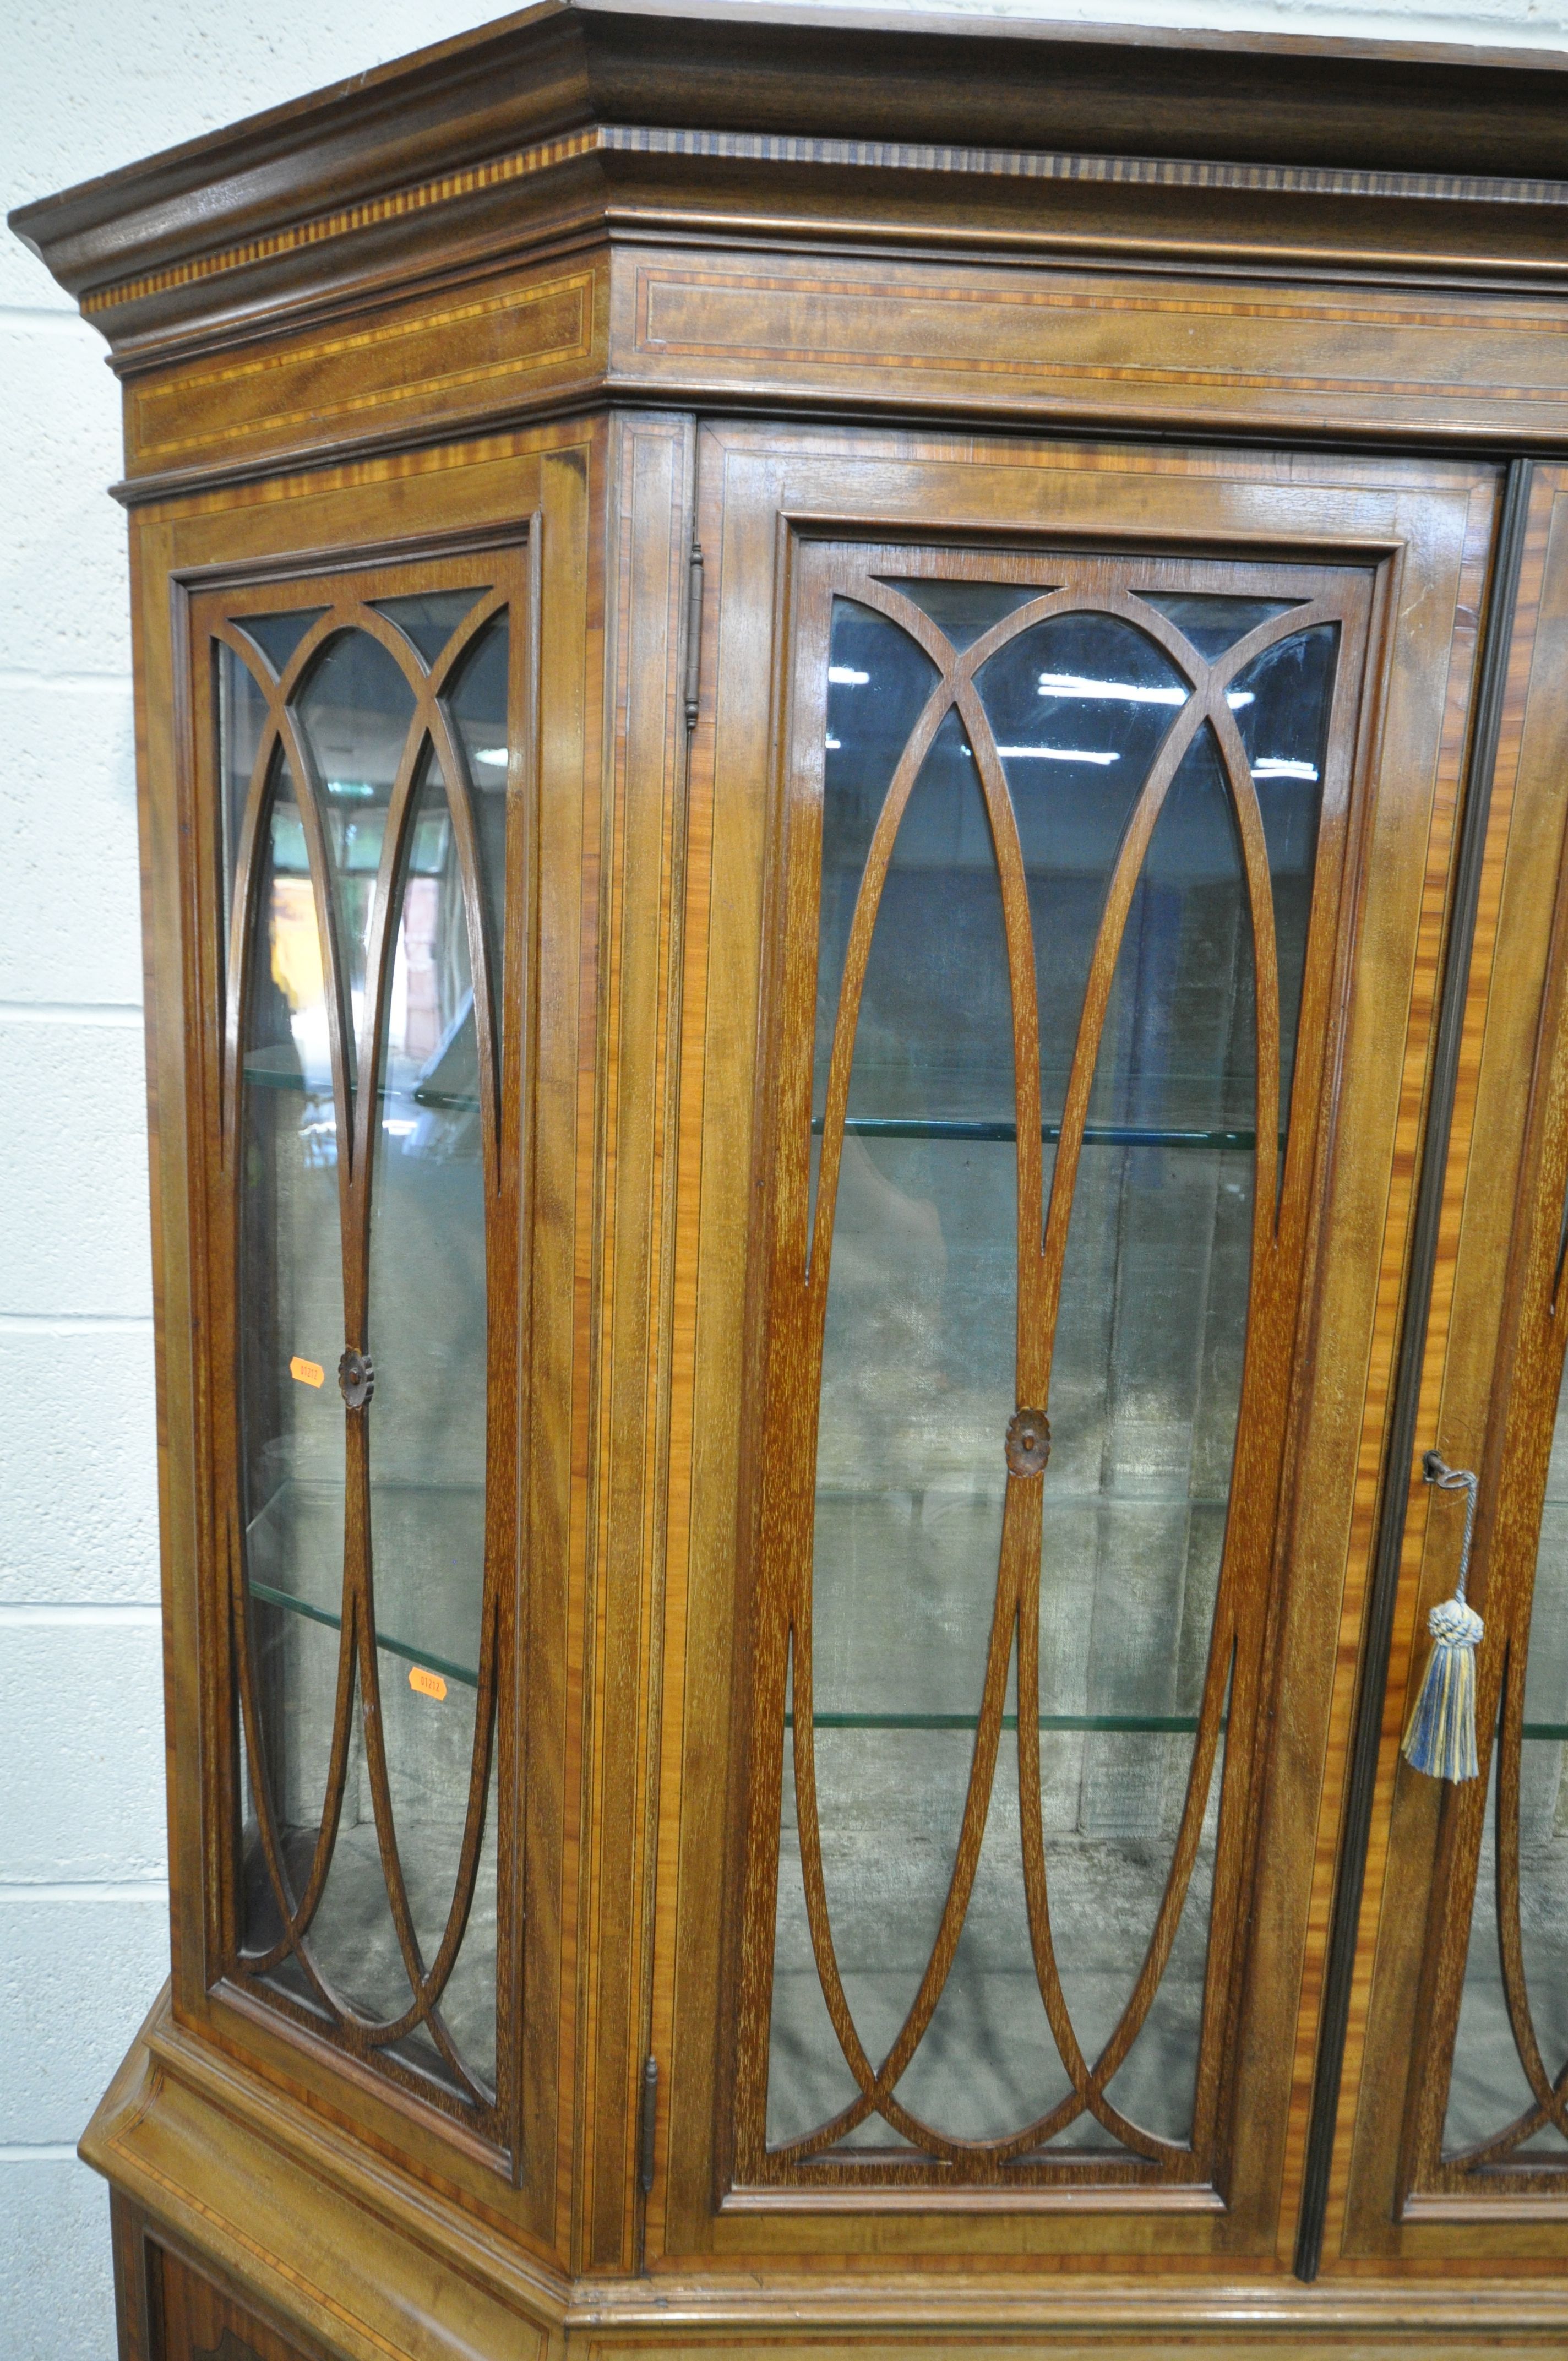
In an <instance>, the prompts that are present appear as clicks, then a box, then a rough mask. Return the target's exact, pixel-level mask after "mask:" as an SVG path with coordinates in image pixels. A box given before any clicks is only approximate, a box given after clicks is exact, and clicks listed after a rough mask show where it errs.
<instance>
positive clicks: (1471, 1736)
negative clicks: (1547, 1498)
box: [1401, 1451, 1486, 1780]
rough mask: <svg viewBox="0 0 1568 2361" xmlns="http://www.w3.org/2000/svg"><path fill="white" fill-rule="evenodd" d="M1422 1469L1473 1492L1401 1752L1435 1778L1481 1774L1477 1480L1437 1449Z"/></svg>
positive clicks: (1442, 1484) (1449, 1488)
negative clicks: (1473, 1587) (1468, 1590)
mask: <svg viewBox="0 0 1568 2361" xmlns="http://www.w3.org/2000/svg"><path fill="white" fill-rule="evenodd" d="M1421 1471H1422V1473H1423V1475H1424V1476H1425V1477H1426V1480H1427V1482H1428V1483H1429V1484H1435V1485H1436V1486H1437V1488H1438V1489H1439V1491H1441V1492H1464V1494H1465V1495H1466V1496H1467V1497H1466V1500H1465V1507H1464V1542H1463V1543H1462V1544H1461V1546H1460V1552H1459V1581H1458V1584H1457V1586H1456V1587H1455V1590H1454V1595H1453V1598H1445V1599H1444V1600H1443V1602H1442V1605H1441V1607H1434V1608H1433V1609H1432V1610H1431V1614H1430V1615H1429V1616H1428V1618H1427V1629H1428V1631H1430V1632H1431V1640H1432V1648H1431V1655H1430V1656H1429V1657H1428V1659H1427V1669H1426V1675H1425V1678H1424V1679H1423V1680H1422V1682H1421V1686H1420V1696H1419V1697H1417V1699H1416V1703H1415V1709H1414V1711H1413V1712H1412V1713H1411V1715H1410V1719H1409V1726H1408V1728H1407V1729H1406V1731H1405V1737H1404V1743H1403V1746H1402V1748H1401V1752H1402V1753H1403V1754H1404V1757H1405V1760H1406V1762H1407V1763H1409V1765H1410V1767H1411V1769H1412V1770H1415V1771H1425V1772H1426V1773H1428V1774H1429V1775H1430V1776H1431V1778H1433V1779H1454V1780H1459V1779H1475V1778H1478V1777H1479V1775H1480V1768H1481V1766H1480V1763H1478V1762H1477V1760H1476V1755H1475V1650H1476V1646H1477V1643H1478V1642H1479V1641H1480V1638H1481V1634H1482V1632H1483V1631H1485V1629H1486V1626H1485V1625H1484V1624H1483V1622H1482V1620H1481V1618H1480V1617H1479V1615H1477V1614H1476V1612H1475V1609H1474V1607H1472V1606H1471V1605H1470V1602H1469V1601H1468V1599H1467V1598H1465V1596H1464V1585H1465V1583H1466V1581H1467V1580H1468V1578H1469V1574H1470V1543H1471V1541H1472V1538H1473V1537H1474V1534H1475V1481H1476V1479H1475V1472H1474V1470H1473V1469H1471V1468H1468V1467H1449V1466H1445V1465H1444V1464H1443V1462H1442V1459H1441V1458H1440V1457H1439V1456H1438V1455H1437V1453H1436V1452H1435V1451H1429V1452H1428V1453H1427V1454H1426V1455H1425V1457H1424V1458H1423V1459H1422V1461H1421Z"/></svg>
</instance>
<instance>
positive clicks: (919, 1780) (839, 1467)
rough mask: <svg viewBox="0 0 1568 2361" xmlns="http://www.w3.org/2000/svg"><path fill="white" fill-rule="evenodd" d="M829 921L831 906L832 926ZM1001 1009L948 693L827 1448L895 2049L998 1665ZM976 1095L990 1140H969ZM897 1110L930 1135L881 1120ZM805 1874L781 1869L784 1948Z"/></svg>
mask: <svg viewBox="0 0 1568 2361" xmlns="http://www.w3.org/2000/svg"><path fill="white" fill-rule="evenodd" d="M852 791H853V789H852V786H851V792H852ZM830 792H833V790H832V789H830ZM873 817H874V815H873ZM829 923H830V919H829V913H828V906H827V905H826V904H825V906H824V933H825V934H826V932H827V928H828V924H829ZM1007 1007H1008V984H1007V966H1006V949H1005V941H1004V936H1003V920H1002V904H1001V893H1000V884H999V880H998V874H997V867H996V859H995V853H994V851H993V848H992V840H991V833H990V829H989V825H988V822H987V818H986V814H985V809H984V806H983V803H982V800H981V795H980V790H979V786H978V784H977V776H976V771H975V765H974V763H973V760H972V757H971V754H970V749H969V747H968V744H967V741H965V738H964V735H963V732H962V730H961V729H960V728H959V723H958V720H957V718H956V716H953V715H949V716H948V719H947V720H946V721H945V722H944V724H943V726H942V728H941V730H940V731H939V732H938V737H937V739H936V741H935V742H934V744H933V745H932V748H931V750H930V752H929V753H928V755H927V759H926V762H925V764H924V766H923V768H922V771H921V774H920V776H919V778H918V780H917V781H916V785H915V789H914V792H913V794H912V796H911V797H910V800H909V804H908V807H907V809H906V811H905V818H904V821H903V824H902V826H901V828H900V829H899V833H898V837H897V840H896V841H895V844H894V853H893V859H892V862H891V865H890V868H889V872H888V875H887V879H886V883H885V885H884V888H883V897H882V904H881V908H880V912H879V915H878V918H877V922H876V928H875V932H874V934H873V936H872V949H871V956H870V961H869V963H868V967H867V972H866V977H865V986H864V991H863V994H862V997H861V1005H860V1013H859V1020H858V1023H857V1027H856V1032H855V1054H854V1062H853V1065H852V1068H851V1072H850V1099H849V1129H848V1136H847V1137H846V1138H845V1141H844V1147H843V1162H842V1168H841V1171H840V1176H839V1189H838V1200H837V1206H836V1212H835V1219H834V1224H833V1246H832V1265H831V1271H830V1276H829V1280H828V1305H827V1330H826V1342H825V1346H824V1354H823V1371H822V1399H821V1417H820V1427H819V1433H818V1444H817V1512H816V1540H815V1573H814V1610H813V1611H814V1650H813V1666H814V1681H815V1708H816V1749H817V1786H818V1809H819V1815H820V1821H821V1828H822V1843H823V1856H824V1858H823V1873H824V1883H825V1886H826V1890H827V1897H828V1907H829V1911H830V1914H831V1917H832V1922H833V1928H834V1936H835V1940H836V1942H837V1943H838V1945H839V1960H840V1965H841V1968H842V1971H843V1976H844V1982H845V1986H846V1990H847V1992H848V1993H849V1997H850V2006H851V2009H852V2011H853V2013H854V2015H855V2019H856V2022H857V2025H858V2026H860V2029H861V2037H862V2039H863V2040H864V2041H865V2042H866V2044H867V2047H868V2048H870V2049H871V2050H872V2052H873V2054H874V2055H876V2056H878V2057H880V2055H881V2054H882V2052H883V2050H884V2049H885V2048H886V2047H887V2046H888V2044H889V2042H890V2041H891V2039H892V2037H893V2036H894V2033H895V2032H896V2030H897V2027H898V2025H899V2023H900V2022H901V2020H902V2017H903V2015H904V2012H905V2010H906V2009H907V2007H908V2005H909V2004H910V2002H911V2000H912V1999H913V1998H914V1995H915V1992H916V1988H917V1986H918V1984H919V1982H920V1979H921V1976H922V1974H923V1972H924V1970H925V1965H926V1961H927V1957H928V1955H929V1952H930V1949H931V1944H932V1940H933V1938H934V1935H935V1932H936V1927H937V1924H938V1919H939V1917H940V1914H941V1907H942V1902H943V1897H944V1895H945V1894H946V1891H947V1887H948V1879H949V1876H950V1874H951V1870H952V1862H953V1856H954V1850H955V1847H956V1844H957V1839H958V1833H959V1821H960V1819H961V1816H962V1802H963V1788H964V1783H965V1780H966V1778H967V1773H968V1761H969V1755H970V1751H971V1748H972V1724H973V1718H974V1716H975V1714H976V1712H977V1711H978V1708H979V1703H980V1694H981V1683H982V1679H983V1674H984V1664H985V1652H986V1634H987V1631H988V1629H989V1625H990V1620H991V1609H992V1591H993V1587H994V1568H995V1565H996V1558H997V1550H998V1545H999V1543H1000V1538H1001V1524H1002V1502H1003V1491H1004V1488H1005V1481H1006V1474H1005V1467H1004V1465H1003V1458H1002V1452H1001V1436H1002V1433H1003V1429H1004V1427H1005V1425H1006V1422H1007V1419H1008V1417H1009V1415H1010V1413H1011V1411H1012V1408H1013V1365H1014V1319H1015V1312H1014V1303H1015V1287H1016V1272H1015V1254H1014V1232H1015V1223H1016V1213H1015V1192H1016V1170H1015V1152H1014V1148H1013V1146H1012V1144H1011V1128H1012V1126H1013V1123H1014V1095H1013V1074H1012V1048H1011V1029H1010V1026H1009V1024H1008V1020H1007ZM975 1117H979V1118H981V1123H982V1126H984V1125H987V1124H989V1126H991V1128H992V1129H993V1130H994V1131H995V1132H996V1133H997V1135H998V1136H997V1137H973V1136H972V1130H973V1125H972V1121H966V1120H965V1119H966V1118H970V1119H972V1118H975ZM890 1118H891V1119H893V1120H894V1121H895V1122H896V1123H898V1124H900V1125H902V1126H905V1127H908V1128H911V1129H912V1130H913V1134H914V1136H899V1134H898V1133H897V1132H894V1134H893V1135H892V1136H889V1135H888V1134H887V1133H886V1132H885V1131H883V1129H881V1128H880V1126H883V1124H884V1123H886V1122H887V1121H888V1119H890ZM955 1123H956V1128H954V1127H953V1126H954V1125H955ZM791 1808H792V1806H791V1803H790V1802H789V1800H788V1799H786V1810H789V1809H791ZM799 1895H800V1887H799V1884H798V1882H796V1883H795V1884H794V1885H793V1887H792V1886H791V1885H790V1884H789V1883H787V1882H784V1881H781V1888H780V1934H779V1941H780V1943H781V1945H782V1946H784V1947H785V1949H786V1950H787V1951H788V1953H789V1955H790V1956H792V1957H793V1956H794V1955H795V1953H796V1952H798V1949H799V1935H798V1928H797V1927H791V1926H790V1925H788V1924H787V1923H786V1918H785V1914H786V1912H788V1911H789V1910H790V1909H792V1908H793V1909H795V1911H796V1912H798V1909H799V1907H800V1903H799ZM795 1988H796V1989H797V1990H798V1991H799V1993H800V2005H801V2008H802V2010H803V2012H804V2015H803V2020H802V2022H801V2023H800V2024H799V2025H798V2026H787V2025H785V2024H784V2023H783V2022H782V2021H781V2022H780V2026H779V2031H780V2038H781V2049H780V2065H779V2068H778V2070H776V2072H775V2076H774V2085H775V2092H774V2096H773V2099H772V2100H771V2102H770V2105H771V2108H772V2109H773V2114H774V2116H775V2119H776V2120H778V2121H779V2122H781V2123H782V2122H786V2121H789V2120H792V2119H793V2118H795V2117H796V2116H797V2115H798V2114H799V2112H800V2099H799V2097H798V2096H797V2095H796V2094H795V2093H792V2092H790V2090H789V2089H788V2086H787V2081H786V2080H785V2076H784V2068H783V2063H782V2061H783V2059H784V2056H785V2055H786V2054H787V2051H788V2049H789V2048H794V2049H795V2051H796V2053H797V2054H799V2055H801V2056H802V2057H803V2058H804V2057H806V2056H808V2055H809V2054H810V2048H811V2039H810V2026H811V2024H812V2022H813V2021H814V2019H815V2013H816V2003H815V2001H814V2000H813V1998H812V1996H811V1994H810V1991H809V1983H808V1981H807V1980H806V1979H800V1980H799V1982H798V1984H797V1986H796V1987H795ZM784 2001H785V1995H784V1993H782V1992H781V1993H780V1995H779V1996H778V1998H777V1999H776V2001H775V2010H776V2011H779V2010H782V2008H783V2007H784ZM818 2030H819V2028H818ZM829 2070H830V2069H829ZM812 2071H813V2073H817V2072H819V2071H820V2070H819V2069H813V2070H812ZM878 2136H880V2137H882V2138H883V2139H885V2138H886V2136H887V2134H886V2130H885V2127H881V2128H880V2129H879V2134H878Z"/></svg>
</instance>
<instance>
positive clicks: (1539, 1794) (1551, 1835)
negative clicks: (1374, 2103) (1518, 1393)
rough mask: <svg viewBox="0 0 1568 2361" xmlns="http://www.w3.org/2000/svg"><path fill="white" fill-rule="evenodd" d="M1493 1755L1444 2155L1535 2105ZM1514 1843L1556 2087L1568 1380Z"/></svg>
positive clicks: (1565, 1816)
mask: <svg viewBox="0 0 1568 2361" xmlns="http://www.w3.org/2000/svg"><path fill="white" fill-rule="evenodd" d="M1511 1669H1512V1668H1511V1667H1510V1672H1511ZM1498 1754H1499V1750H1498V1749H1497V1747H1495V1748H1494V1750H1493V1758H1492V1769H1491V1786H1490V1791H1489V1794H1488V1797H1487V1806H1486V1832H1485V1834H1484V1836H1483V1839H1482V1845H1481V1859H1480V1863H1479V1867H1478V1870H1477V1874H1476V1880H1475V1905H1474V1909H1473V1913H1472V1916H1471V1925H1470V1946H1469V1950H1468V1953H1467V1956H1466V1959H1465V1963H1464V1998H1463V2000H1462V2002H1461V2005H1460V2014H1459V2031H1458V2036H1457V2038H1456V2040H1455V2043H1454V2052H1453V2078H1452V2081H1451V2082H1450V2084H1449V2093H1448V2114H1447V2120H1446V2123H1445V2125H1444V2127H1443V2147H1444V2149H1445V2150H1446V2151H1447V2152H1448V2153H1450V2154H1453V2153H1455V2152H1458V2151H1461V2150H1464V2149H1465V2148H1468V2147H1475V2146H1477V2145H1478V2144H1479V2143H1480V2142H1481V2141H1483V2140H1491V2139H1495V2138H1497V2136H1498V2135H1499V2134H1500V2133H1502V2132H1505V2131H1507V2130H1508V2126H1509V2125H1511V2124H1512V2123H1514V2122H1515V2120H1516V2119H1517V2118H1518V2117H1519V2116H1520V2115H1522V2114H1525V2113H1526V2111H1527V2110H1528V2109H1530V2108H1531V2107H1532V2106H1533V2104H1534V2101H1533V2096H1532V2093H1531V2091H1530V2083H1529V2081H1528V2079H1527V2077H1526V2075H1525V2072H1524V2069H1523V2067H1522V2066H1521V2065H1520V2063H1519V2052H1518V2048H1517V2047H1516V2045H1515V2041H1514V2036H1513V2030H1512V2026H1511V2025H1510V2023H1509V2017H1508V2000H1507V1995H1506V1992H1505V1988H1504V1982H1503V1970H1502V1960H1501V1955H1500V1951H1499V1947H1498V1940H1497V1910H1498V1896H1497V1812H1498V1777H1497V1766H1498ZM1518 1833H1519V1948H1520V1953H1521V1960H1522V1965H1523V1970H1524V1993H1523V1994H1522V1995H1521V1997H1522V1998H1524V1999H1525V2000H1526V2001H1527V2003H1528V2006H1529V2011H1530V2019H1531V2021H1532V2023H1533V2025H1534V2028H1535V2037H1536V2040H1537V2043H1538V2044H1539V2046H1540V2049H1541V2060H1542V2063H1543V2064H1544V2066H1545V2069H1546V2071H1547V2073H1548V2075H1549V2076H1550V2077H1551V2078H1552V2081H1554V2082H1555V2081H1558V2080H1559V2078H1560V2077H1561V2076H1562V2075H1563V2072H1564V2070H1565V2069H1568V1377H1565V1378H1564V1382H1563V1389H1562V1390H1561V1392H1560V1393H1559V1395H1558V1400H1557V1416H1556V1426H1555V1431H1554V1433H1553V1435H1552V1458H1551V1462H1550V1464H1549V1467H1548V1471H1547V1478H1546V1499H1545V1501H1544V1504H1543V1506H1542V1509H1541V1533H1540V1538H1539V1541H1538V1543H1537V1545H1536V1560H1535V1587H1534V1594H1533V1598H1532V1600H1531V1605H1530V1649H1529V1656H1528V1660H1527V1664H1526V1671H1525V1693H1524V1730H1523V1737H1522V1740H1521V1742H1520V1745H1519V1831H1518ZM1510 2153H1511V2155H1512V2156H1514V2157H1515V2158H1518V2159H1519V2161H1521V2162H1529V2161H1530V2160H1531V2159H1532V2158H1540V2159H1541V2160H1542V2161H1546V2162H1552V2163H1556V2164H1563V2163H1565V2162H1568V2143H1565V2142H1564V2141H1563V2138H1562V2136H1561V2135H1560V2134H1559V2133H1558V2132H1557V2131H1556V2130H1555V2129H1554V2128H1553V2127H1552V2125H1543V2126H1542V2127H1541V2129H1540V2130H1538V2131H1536V2132H1534V2133H1533V2134H1531V2135H1530V2137H1529V2139H1528V2140H1527V2141H1525V2142H1524V2143H1522V2144H1521V2145H1520V2146H1519V2147H1516V2148H1514V2149H1513V2150H1511V2151H1510Z"/></svg>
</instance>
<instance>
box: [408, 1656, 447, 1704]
mask: <svg viewBox="0 0 1568 2361" xmlns="http://www.w3.org/2000/svg"><path fill="white" fill-rule="evenodd" d="M409 1686H410V1688H411V1689H417V1690H418V1691H419V1693H420V1695H421V1697H444V1696H445V1695H446V1683H445V1682H444V1680H443V1679H442V1677H441V1675H440V1674H439V1673H427V1672H426V1671H425V1668H424V1666H423V1665H422V1664H411V1665H410V1666H409Z"/></svg>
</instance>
